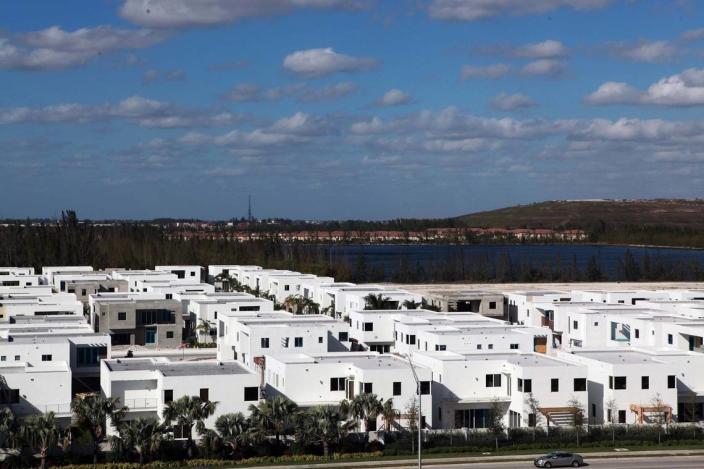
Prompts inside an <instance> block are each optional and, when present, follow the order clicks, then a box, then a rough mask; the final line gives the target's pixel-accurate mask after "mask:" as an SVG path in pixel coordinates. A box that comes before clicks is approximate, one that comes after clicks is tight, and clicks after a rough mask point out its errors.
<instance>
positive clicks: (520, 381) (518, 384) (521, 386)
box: [516, 378, 523, 392]
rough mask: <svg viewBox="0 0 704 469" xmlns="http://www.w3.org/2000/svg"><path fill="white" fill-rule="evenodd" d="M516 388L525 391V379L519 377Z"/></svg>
mask: <svg viewBox="0 0 704 469" xmlns="http://www.w3.org/2000/svg"><path fill="white" fill-rule="evenodd" d="M516 389H518V392H523V380H522V379H521V378H518V381H517V382H516Z"/></svg>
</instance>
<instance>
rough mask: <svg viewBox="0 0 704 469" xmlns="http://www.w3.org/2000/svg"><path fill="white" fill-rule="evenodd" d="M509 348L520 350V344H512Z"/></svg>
mask: <svg viewBox="0 0 704 469" xmlns="http://www.w3.org/2000/svg"><path fill="white" fill-rule="evenodd" d="M509 348H510V349H511V350H518V344H511V345H509Z"/></svg>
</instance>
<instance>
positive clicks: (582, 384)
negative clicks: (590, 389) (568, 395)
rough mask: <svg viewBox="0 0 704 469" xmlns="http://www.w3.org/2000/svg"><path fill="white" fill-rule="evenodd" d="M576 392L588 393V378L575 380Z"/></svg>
mask: <svg viewBox="0 0 704 469" xmlns="http://www.w3.org/2000/svg"><path fill="white" fill-rule="evenodd" d="M574 390H575V391H586V390H587V378H575V379H574Z"/></svg>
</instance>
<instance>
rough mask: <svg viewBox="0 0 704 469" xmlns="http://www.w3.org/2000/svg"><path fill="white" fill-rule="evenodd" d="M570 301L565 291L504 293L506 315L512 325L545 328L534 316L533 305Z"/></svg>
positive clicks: (538, 318) (569, 296)
mask: <svg viewBox="0 0 704 469" xmlns="http://www.w3.org/2000/svg"><path fill="white" fill-rule="evenodd" d="M569 301H572V294H571V293H570V292H566V291H547V290H546V291H541V290H536V291H515V292H509V293H506V302H507V304H506V314H507V318H508V320H509V321H510V322H512V323H517V324H525V325H526V326H536V327H540V326H545V325H546V324H544V323H543V318H542V316H541V315H539V314H536V311H535V307H534V303H537V302H540V303H557V302H569Z"/></svg>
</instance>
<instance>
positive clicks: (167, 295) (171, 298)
mask: <svg viewBox="0 0 704 469" xmlns="http://www.w3.org/2000/svg"><path fill="white" fill-rule="evenodd" d="M173 298H174V295H173V293H167V294H166V299H167V300H173Z"/></svg>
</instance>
